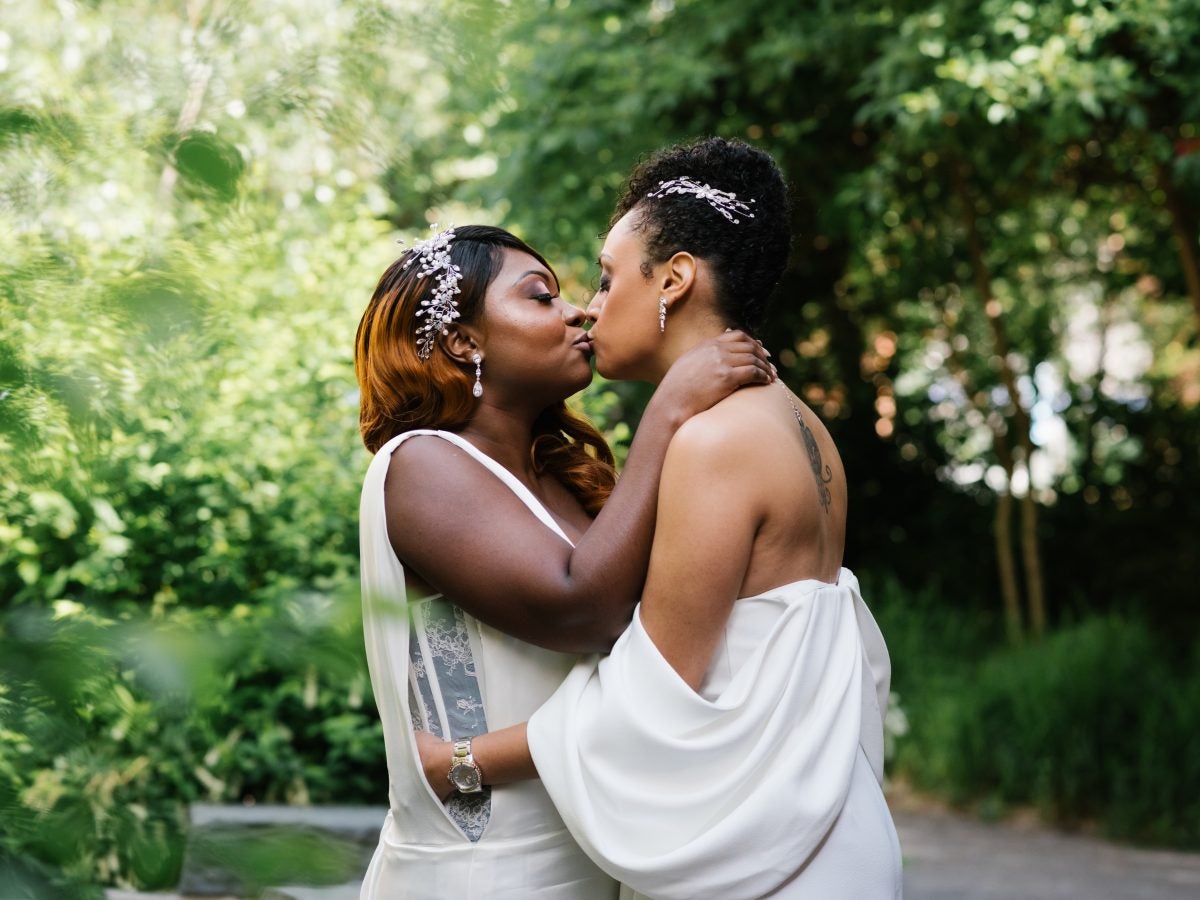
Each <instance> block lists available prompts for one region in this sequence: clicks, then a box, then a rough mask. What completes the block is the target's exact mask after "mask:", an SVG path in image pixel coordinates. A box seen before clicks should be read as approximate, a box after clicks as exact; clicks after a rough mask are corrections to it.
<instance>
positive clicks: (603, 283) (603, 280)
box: [600, 275, 612, 294]
mask: <svg viewBox="0 0 1200 900" xmlns="http://www.w3.org/2000/svg"><path fill="white" fill-rule="evenodd" d="M611 284H612V280H611V279H610V278H609V277H608V276H607V275H601V276H600V293H602V294H604V293H607V292H608V288H609V285H611Z"/></svg>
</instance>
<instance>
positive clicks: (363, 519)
mask: <svg viewBox="0 0 1200 900" xmlns="http://www.w3.org/2000/svg"><path fill="white" fill-rule="evenodd" d="M422 434H424V435H436V436H437V437H439V438H441V439H443V440H446V441H449V442H450V443H453V444H454V445H456V446H457V447H459V448H461V449H462V450H464V451H465V452H467V453H469V454H470V455H471V456H472V457H473V458H475V459H476V460H478V461H479V462H480V464H481V465H483V466H485V467H486V468H487V469H489V470H490V471H491V472H493V473H494V474H495V475H496V477H497V478H499V479H500V480H501V481H503V482H504V483H505V484H506V485H508V487H510V488H511V489H512V490H513V492H514V493H516V495H517V496H518V497H520V498H521V500H522V501H524V503H525V504H526V505H527V506H528V507H529V509H530V510H531V511H532V512H533V513H534V514H535V515H536V516H537V517H538V518H539V519H540V520H541V521H542V522H543V523H544V524H545V525H546V527H547V528H550V529H552V530H553V531H554V532H555V533H557V534H558V535H559V536H560V537H562V538H563V540H568V539H567V537H566V535H565V534H563V532H562V530H561V529H560V528H559V527H558V525H557V523H556V522H555V521H554V519H553V518H552V517H551V516H550V514H549V513H548V512H547V511H546V509H545V508H544V507H543V506H542V505H541V504H540V503H539V502H538V501H537V499H536V498H535V497H534V496H533V495H532V494H531V493H530V492H529V491H528V490H527V489H526V488H525V486H524V485H522V484H521V483H520V482H519V481H518V480H517V479H516V478H515V477H514V476H513V475H512V474H511V473H510V472H508V471H507V470H506V469H504V467H502V466H501V465H500V464H499V463H497V462H495V461H494V460H492V459H491V458H489V457H488V456H486V455H485V454H483V453H482V452H480V451H479V450H477V449H476V448H475V447H474V446H472V445H471V444H470V443H468V442H467V441H466V440H464V439H463V438H461V437H459V436H458V435H455V434H452V433H449V432H438V431H424V430H421V431H410V432H406V433H405V434H402V435H399V436H398V437H396V438H393V439H392V440H391V441H389V442H388V443H387V444H385V445H384V446H383V447H382V448H380V450H379V452H378V453H376V455H375V458H374V460H372V462H371V465H370V468H369V469H368V471H367V475H366V479H365V481H364V484H363V492H362V501H361V507H360V525H359V529H360V533H359V537H360V552H361V558H362V588H363V626H364V633H365V638H366V649H367V661H368V664H369V666H370V671H371V685H372V687H373V689H374V692H375V702H376V704H377V706H378V708H379V717H380V719H381V721H382V723H383V733H384V745H385V749H386V753H387V766H388V800H389V804H388V805H389V807H390V809H389V812H388V815H387V818H386V820H385V822H384V825H383V830H382V833H381V834H380V836H379V844H378V846H377V848H376V850H375V855H374V856H373V858H372V860H371V864H370V868H369V869H368V870H367V874H366V878H365V880H364V882H363V887H362V897H363V898H369V900H394V898H404V900H484V898H488V900H490V898H500V900H526V898H528V900H615V898H616V896H617V892H618V887H617V884H616V883H615V882H614V881H613V880H612V879H611V878H610V877H608V876H607V875H605V874H604V873H603V872H602V871H600V869H598V868H597V867H596V865H595V864H594V863H592V862H591V860H589V859H588V857H587V856H586V855H585V854H584V853H583V852H582V851H581V850H580V849H579V846H578V845H577V844H576V843H575V841H574V840H573V839H572V837H571V835H570V833H569V832H568V831H567V829H566V827H565V826H564V824H563V821H562V819H561V818H560V817H559V815H558V813H557V812H556V811H555V809H554V805H553V804H552V803H551V802H550V798H549V797H548V796H547V794H546V790H545V788H544V787H543V786H542V783H541V782H540V781H527V782H523V783H519V784H510V785H502V786H497V787H495V788H492V789H491V790H490V792H488V793H485V794H484V795H474V796H471V797H461V796H456V797H455V798H453V799H452V800H451V801H450V802H449V803H448V804H447V805H443V804H442V803H441V802H440V801H439V800H438V799H437V797H436V796H435V795H434V793H433V792H432V791H431V790H430V788H429V785H428V784H427V783H426V781H425V777H424V775H423V773H422V770H421V765H420V757H419V755H418V753H417V748H416V743H415V740H414V738H413V731H414V728H421V729H423V730H427V731H431V732H433V733H435V734H438V735H439V736H442V737H445V738H460V737H465V736H469V735H474V734H479V733H482V732H483V731H487V730H496V729H500V728H504V727H506V726H509V725H515V724H517V723H519V722H524V721H525V720H526V719H528V718H529V717H530V715H531V714H532V713H533V712H534V710H536V709H537V708H538V706H540V705H541V704H542V703H543V702H544V701H545V700H546V699H547V698H549V697H550V695H551V694H552V693H553V692H554V690H555V689H556V688H557V687H558V686H559V684H560V683H561V682H562V680H563V678H564V677H565V676H566V674H567V673H568V672H569V671H570V670H571V666H572V665H573V664H574V663H575V661H576V659H577V657H575V656H572V655H568V654H562V653H554V652H551V651H549V650H544V649H542V648H540V647H535V646H533V645H532V644H528V643H525V642H524V641H520V640H517V639H516V638H513V637H510V636H508V635H505V634H502V633H501V632H499V631H496V630H495V629H493V628H490V627H488V626H487V625H484V624H483V623H481V622H479V621H477V620H476V619H474V618H472V617H471V616H469V615H466V614H465V613H463V612H462V610H459V609H457V608H456V607H454V606H452V605H451V604H449V603H447V602H446V601H445V600H444V599H442V598H441V597H440V596H435V597H425V598H421V599H420V600H417V601H414V602H411V603H406V599H405V583H404V567H403V566H402V565H401V563H400V561H399V560H398V559H397V558H396V555H395V553H394V552H393V550H392V547H391V543H390V541H389V540H388V531H387V514H386V509H385V505H384V493H383V490H384V482H385V479H386V476H387V470H388V464H389V461H390V459H391V455H392V452H393V451H394V450H395V449H396V448H397V447H398V446H399V445H400V444H401V443H402V442H403V441H405V440H407V439H409V438H412V437H415V436H416V435H422ZM465 512H466V511H457V512H455V513H452V512H451V511H447V515H451V514H459V513H463V514H465ZM568 543H569V540H568ZM462 564H463V565H471V560H468V559H464V560H462ZM496 590H497V591H498V592H503V590H504V586H503V585H497V586H496Z"/></svg>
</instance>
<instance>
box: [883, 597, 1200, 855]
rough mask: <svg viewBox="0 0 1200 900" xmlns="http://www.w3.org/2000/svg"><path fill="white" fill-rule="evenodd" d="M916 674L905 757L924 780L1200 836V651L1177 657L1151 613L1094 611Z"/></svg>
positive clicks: (1171, 840)
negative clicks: (1167, 653) (1150, 622)
mask: <svg viewBox="0 0 1200 900" xmlns="http://www.w3.org/2000/svg"><path fill="white" fill-rule="evenodd" d="M899 646H900V647H902V648H904V649H905V650H907V649H908V647H907V646H906V645H905V644H903V643H901V644H900V645H899ZM921 664H922V663H921V659H920V657H917V656H911V657H906V658H903V659H899V660H896V665H897V668H898V669H899V670H900V671H902V672H903V671H904V670H905V669H906V668H908V667H919V666H920V665H921ZM914 681H915V682H916V684H917V688H916V689H914V690H911V691H909V693H908V694H907V701H908V703H907V707H906V711H907V713H908V715H909V719H910V723H911V726H912V727H911V732H910V733H909V735H908V736H907V737H906V738H905V740H903V741H902V742H901V748H900V754H899V762H898V765H899V768H900V770H901V771H903V772H905V773H906V774H908V775H909V776H911V777H912V778H913V780H914V781H915V782H916V783H917V784H918V785H920V786H922V787H925V788H927V789H933V790H935V791H938V792H940V793H944V794H946V795H948V796H949V798H950V799H952V800H953V801H955V802H959V803H964V802H980V803H981V804H982V806H983V808H984V809H991V810H997V809H1000V808H1003V806H1004V805H1006V804H1017V803H1020V804H1025V803H1028V804H1033V805H1035V806H1036V807H1037V808H1038V810H1039V811H1040V812H1041V813H1042V814H1043V815H1044V816H1045V817H1046V818H1048V819H1050V820H1052V821H1055V822H1058V823H1062V824H1066V825H1076V824H1080V823H1083V822H1089V821H1094V822H1097V823H1099V825H1100V826H1101V827H1102V829H1103V830H1104V831H1105V832H1106V833H1107V834H1109V835H1111V836H1113V837H1120V838H1127V839H1134V840H1140V841H1149V842H1154V843H1167V844H1177V845H1181V846H1200V654H1197V656H1196V657H1195V658H1193V659H1192V660H1191V661H1190V662H1188V663H1183V664H1173V663H1172V662H1170V661H1169V660H1167V659H1166V658H1165V657H1164V654H1163V653H1162V650H1161V647H1160V646H1159V641H1158V640H1157V639H1156V638H1155V637H1154V636H1153V635H1152V633H1151V632H1150V630H1149V629H1148V628H1147V627H1146V626H1145V625H1144V624H1143V623H1141V622H1138V621H1130V620H1124V619H1118V618H1108V617H1105V618H1092V619H1088V620H1085V621H1083V622H1081V623H1080V624H1078V625H1074V626H1070V627H1066V628H1063V629H1062V630H1061V631H1059V632H1058V633H1056V634H1054V635H1052V636H1051V637H1049V638H1047V639H1046V640H1045V641H1043V642H1040V643H1036V644H1029V645H1026V646H1022V647H1017V648H1012V649H1005V650H1001V651H997V652H993V653H991V654H990V655H987V656H985V657H983V658H982V660H981V661H980V662H978V663H971V662H969V661H968V662H962V663H959V665H958V667H957V671H952V670H946V671H943V672H942V673H941V674H940V675H934V676H933V677H917V678H915V679H914Z"/></svg>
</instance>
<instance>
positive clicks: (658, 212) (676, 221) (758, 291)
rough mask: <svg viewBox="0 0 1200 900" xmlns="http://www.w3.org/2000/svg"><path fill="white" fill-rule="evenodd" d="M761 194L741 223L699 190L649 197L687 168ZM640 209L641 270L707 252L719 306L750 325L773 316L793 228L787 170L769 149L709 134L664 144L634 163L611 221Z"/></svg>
mask: <svg viewBox="0 0 1200 900" xmlns="http://www.w3.org/2000/svg"><path fill="white" fill-rule="evenodd" d="M684 175H686V176H688V177H689V178H691V179H692V180H693V181H697V182H699V183H701V184H708V185H711V186H712V187H714V188H717V189H719V190H722V191H731V192H733V193H734V194H736V195H737V197H738V199H739V200H743V201H746V202H749V201H750V200H753V201H754V204H753V206H752V207H751V209H752V210H753V213H754V217H753V218H751V217H749V216H747V215H739V216H737V218H738V219H739V220H740V221H739V222H738V223H737V224H734V223H733V222H731V221H729V220H728V219H726V218H725V217H724V216H723V215H721V213H720V212H718V211H717V210H716V209H713V208H712V207H710V206H709V204H708V203H707V202H706V201H705V200H702V199H700V198H698V197H696V196H695V195H692V194H665V195H663V196H660V197H652V198H651V197H647V194H650V193H651V192H653V191H654V190H655V189H657V188H658V186H659V184H660V183H661V182H664V181H670V180H671V179H674V178H679V177H681V176H684ZM631 209H637V211H638V213H639V215H638V217H637V219H636V224H635V226H634V227H635V229H636V230H638V231H640V232H641V233H642V237H643V242H644V244H645V248H646V257H647V258H646V259H645V260H643V263H642V271H643V272H644V273H645V274H646V277H649V276H650V267H651V266H652V265H655V264H657V263H661V262H665V261H666V260H668V259H670V258H671V257H672V256H673V255H674V254H675V253H678V252H680V251H686V252H688V253H691V254H692V255H693V256H695V257H697V258H699V259H703V260H706V261H707V262H708V263H709V265H710V266H711V267H712V271H713V275H714V277H715V279H716V289H717V305H718V309H719V310H720V311H721V313H722V314H723V315H724V316H725V318H726V319H727V320H728V321H729V322H730V324H732V325H734V326H736V327H738V328H742V329H744V330H746V331H753V330H754V329H756V328H758V327H759V326H760V325H761V324H762V321H763V319H764V317H765V316H766V313H767V304H768V301H769V299H770V296H771V292H772V291H773V290H774V289H775V286H776V285H777V284H778V283H779V279H780V277H781V276H782V275H783V270H784V269H785V268H786V266H787V260H788V253H789V251H790V250H791V244H792V233H791V225H790V221H789V217H788V192H787V185H786V184H785V183H784V179H783V174H782V173H781V172H780V171H779V167H778V166H777V165H776V164H775V160H773V159H772V158H771V156H770V154H768V153H766V152H765V151H763V150H759V149H758V148H756V147H751V146H750V145H749V144H746V143H744V142H743V141H739V140H736V139H734V140H728V139H725V138H719V137H710V138H703V139H700V140H697V141H692V142H691V143H687V144H678V145H676V146H674V147H668V148H667V149H665V150H659V151H658V152H656V153H654V154H653V155H651V156H650V157H648V158H646V159H644V160H643V161H641V162H640V163H638V165H637V166H636V167H635V168H634V170H633V172H632V173H631V174H630V176H629V181H628V182H627V183H626V186H625V192H624V194H623V195H622V196H621V199H620V200H618V201H617V206H616V209H615V210H614V212H613V216H612V221H611V222H610V223H609V224H610V227H611V225H615V224H616V223H617V220H619V219H620V218H621V217H622V216H624V215H625V214H626V213H627V212H629V211H630V210H631Z"/></svg>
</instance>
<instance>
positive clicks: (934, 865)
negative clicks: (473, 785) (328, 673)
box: [109, 790, 1200, 900]
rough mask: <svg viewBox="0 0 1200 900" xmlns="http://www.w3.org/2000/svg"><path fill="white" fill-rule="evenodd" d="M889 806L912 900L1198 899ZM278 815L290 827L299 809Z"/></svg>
mask: <svg viewBox="0 0 1200 900" xmlns="http://www.w3.org/2000/svg"><path fill="white" fill-rule="evenodd" d="M889 799H890V802H891V803H892V807H893V811H894V815H895V818H896V827H897V830H898V831H899V832H900V843H901V845H902V847H903V851H904V896H905V898H906V900H1200V853H1173V852H1167V851H1159V850H1143V849H1139V848H1135V847H1127V846H1122V845H1118V844H1113V843H1110V842H1108V841H1103V840H1100V839H1098V838H1095V837H1088V836H1084V835H1076V834H1064V833H1062V832H1059V831H1055V830H1053V829H1050V828H1047V827H1045V826H1043V825H1039V824H1037V823H1036V822H1034V821H1033V820H1032V819H1031V818H1030V817H1023V818H1018V819H1015V820H1012V821H1008V822H1004V823H985V822H982V821H980V820H979V819H978V818H977V817H974V816H970V815H967V814H964V813H960V812H954V811H951V810H947V809H945V808H944V807H942V806H940V805H938V804H936V803H932V802H928V801H924V800H921V799H920V798H915V797H913V796H911V795H909V794H907V793H906V792H904V791H901V790H896V791H894V792H893V793H892V794H891V796H890V798H889ZM231 809H232V813H233V814H234V818H236V817H237V816H239V815H243V814H244V813H243V812H242V811H239V810H237V809H236V808H229V807H225V808H218V807H213V808H207V807H206V808H202V809H196V810H194V811H193V816H194V818H199V819H203V820H205V821H207V820H211V819H224V818H228V817H229V816H230V812H229V810H231ZM275 809H276V810H279V812H278V813H277V815H278V816H280V817H282V818H283V819H285V820H287V819H290V818H292V817H293V814H294V813H295V812H296V811H295V810H294V809H293V810H290V811H289V810H287V809H286V808H279V807H276V808H275ZM262 813H263V810H259V814H260V815H261V814H262ZM273 815H275V814H273ZM302 816H303V819H304V821H305V823H306V824H308V825H313V826H317V827H321V826H322V825H328V828H329V830H331V831H334V832H337V833H341V834H347V833H355V834H356V835H361V834H362V832H363V829H364V828H365V827H367V826H369V827H370V830H372V831H373V830H374V829H375V828H377V827H378V825H377V824H374V823H379V822H382V820H383V810H376V809H362V808H358V809H347V808H335V809H328V810H322V809H319V808H316V809H307V810H304V811H303V813H302ZM325 819H328V821H327V822H326V821H325ZM276 821H277V820H276ZM182 896H186V895H180V894H154V895H147V894H135V893H131V892H125V891H110V892H109V898H110V900H134V898H149V897H154V898H157V900H171V898H176V900H177V898H181V897H182ZM193 896H194V895H193ZM357 896H358V885H357V883H352V884H347V885H343V886H341V887H331V888H289V887H281V888H276V889H273V890H272V891H269V892H268V893H267V894H266V895H264V900H353V898H356V897H357ZM450 900H453V898H450Z"/></svg>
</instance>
